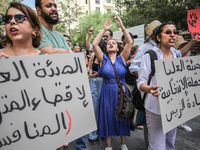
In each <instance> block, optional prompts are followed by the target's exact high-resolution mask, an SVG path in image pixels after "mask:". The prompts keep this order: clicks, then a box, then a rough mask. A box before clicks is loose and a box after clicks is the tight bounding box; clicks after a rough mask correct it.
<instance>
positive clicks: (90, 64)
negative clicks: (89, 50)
mask: <svg viewBox="0 0 200 150" xmlns="http://www.w3.org/2000/svg"><path fill="white" fill-rule="evenodd" d="M93 57H94V55H93V56H92V57H91V58H90V60H89V63H88V67H87V73H88V74H89V73H90V71H91V66H92V60H93Z"/></svg>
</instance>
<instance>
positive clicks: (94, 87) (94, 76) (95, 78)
mask: <svg viewBox="0 0 200 150" xmlns="http://www.w3.org/2000/svg"><path fill="white" fill-rule="evenodd" d="M93 32H94V29H93V28H90V29H89V30H88V37H87V42H86V45H87V46H86V47H90V48H89V50H90V49H92V46H90V39H91V34H93ZM101 41H103V40H101ZM103 42H104V41H103ZM100 43H101V42H100ZM92 51H93V50H92ZM98 66H99V61H98V59H97V57H96V56H95V54H94V55H92V56H91V58H90V60H89V64H88V67H87V71H88V74H89V77H90V91H91V96H92V101H93V106H94V114H95V119H96V122H97V120H98V109H99V98H100V93H101V87H102V83H103V78H102V77H101V76H100V75H99V74H98V72H97V70H98ZM96 132H97V131H93V132H91V133H89V134H88V141H89V142H90V143H91V144H94V143H95V142H96V141H97V140H98V139H99V138H98V134H97V133H96Z"/></svg>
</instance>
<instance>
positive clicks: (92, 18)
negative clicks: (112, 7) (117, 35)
mask: <svg viewBox="0 0 200 150" xmlns="http://www.w3.org/2000/svg"><path fill="white" fill-rule="evenodd" d="M107 18H109V19H110V25H111V27H110V29H111V30H112V31H113V32H114V31H117V30H119V27H118V24H117V20H116V19H115V16H114V15H113V14H111V13H104V14H101V13H100V12H98V11H96V12H92V13H91V14H86V15H85V16H84V17H81V18H80V19H79V21H78V24H77V25H76V28H75V29H74V30H73V31H72V32H71V34H70V37H71V38H72V45H73V46H76V45H79V46H80V47H83V48H85V45H86V39H87V35H88V29H89V28H94V33H93V35H92V36H91V42H92V41H93V40H94V37H95V36H96V35H97V34H98V33H99V32H100V31H101V29H103V27H104V24H105V21H106V19H107Z"/></svg>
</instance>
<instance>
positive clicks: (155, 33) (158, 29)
mask: <svg viewBox="0 0 200 150" xmlns="http://www.w3.org/2000/svg"><path fill="white" fill-rule="evenodd" d="M166 25H174V26H175V27H176V25H175V24H174V23H172V22H164V23H162V24H161V25H160V26H158V27H156V28H155V29H154V30H153V36H154V40H155V42H156V43H157V44H159V41H158V39H157V36H159V37H161V32H162V31H163V28H164V26H166Z"/></svg>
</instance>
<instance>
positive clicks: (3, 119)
mask: <svg viewBox="0 0 200 150" xmlns="http://www.w3.org/2000/svg"><path fill="white" fill-rule="evenodd" d="M0 89H1V90H0V91H1V92H0V133H1V134H0V149H2V150H11V149H20V150H27V149H30V150H36V149H38V150H39V149H56V148H58V147H60V146H62V145H63V144H64V143H67V142H70V141H72V140H74V139H76V138H78V137H81V136H83V135H86V134H87V133H89V132H91V131H94V130H96V121H95V117H94V109H93V104H92V100H91V93H90V89H89V82H88V77H87V73H86V67H85V60H84V56H83V54H57V55H43V56H26V57H10V58H8V59H6V58H0Z"/></svg>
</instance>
